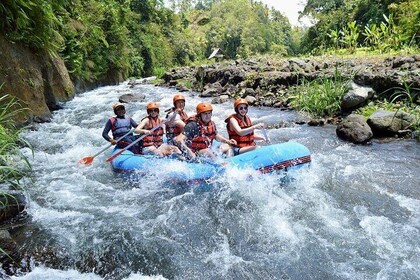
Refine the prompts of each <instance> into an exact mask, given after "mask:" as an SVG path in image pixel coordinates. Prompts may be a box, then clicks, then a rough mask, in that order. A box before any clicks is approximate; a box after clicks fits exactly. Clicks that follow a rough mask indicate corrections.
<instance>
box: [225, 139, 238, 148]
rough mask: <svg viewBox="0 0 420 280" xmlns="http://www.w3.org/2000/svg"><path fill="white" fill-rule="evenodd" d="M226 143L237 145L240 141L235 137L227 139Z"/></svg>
mask: <svg viewBox="0 0 420 280" xmlns="http://www.w3.org/2000/svg"><path fill="white" fill-rule="evenodd" d="M226 144H229V145H232V146H236V145H237V144H238V142H236V140H235V139H230V140H227V141H226Z"/></svg>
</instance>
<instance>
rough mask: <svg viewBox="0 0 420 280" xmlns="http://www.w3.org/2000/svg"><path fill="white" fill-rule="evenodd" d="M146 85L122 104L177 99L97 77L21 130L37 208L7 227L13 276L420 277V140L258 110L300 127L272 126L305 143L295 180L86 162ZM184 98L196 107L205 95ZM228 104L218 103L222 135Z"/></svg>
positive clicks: (259, 115) (140, 108)
mask: <svg viewBox="0 0 420 280" xmlns="http://www.w3.org/2000/svg"><path fill="white" fill-rule="evenodd" d="M137 92H141V93H143V94H145V95H146V99H145V101H144V102H138V103H133V104H128V105H127V113H128V114H129V115H131V116H133V118H134V119H135V120H137V121H140V119H141V118H142V117H143V116H145V104H146V103H147V102H148V101H151V100H157V101H159V103H160V105H161V107H162V108H169V107H170V106H171V103H172V96H173V95H174V94H175V91H174V90H172V89H167V88H159V87H153V86H150V85H142V86H137V87H135V88H132V89H130V88H129V87H128V85H126V84H122V85H119V86H111V87H102V88H99V89H97V90H93V91H90V92H86V93H84V94H81V95H79V96H77V97H76V98H75V99H74V100H72V101H70V102H68V103H66V104H64V109H63V110H60V111H57V112H55V114H54V120H53V121H52V122H51V123H45V124H41V125H39V126H38V128H37V130H36V131H28V132H25V133H24V135H23V136H24V137H25V138H27V139H28V140H29V141H30V142H31V143H32V144H33V146H34V148H35V156H34V158H32V159H31V162H32V164H33V168H34V176H35V184H34V186H33V187H31V188H30V189H29V190H28V192H29V195H30V206H29V209H28V212H29V215H30V217H31V219H30V221H28V223H27V224H26V225H25V226H23V227H20V228H17V229H15V230H13V231H12V234H13V236H14V238H16V239H17V241H18V243H19V244H20V245H21V246H23V248H24V250H26V251H27V252H28V255H29V257H28V259H27V260H26V262H27V263H26V265H28V266H30V267H31V268H32V270H33V272H31V273H24V272H23V271H22V272H21V273H19V274H18V276H16V277H13V279H145V278H147V279H164V278H166V279H420V250H419V248H420V246H419V245H420V241H419V240H420V234H419V229H420V218H419V216H420V203H419V199H420V190H419V186H420V177H419V176H418V174H419V173H420V168H419V159H420V153H419V151H420V145H419V143H416V142H415V141H411V140H404V141H398V140H396V141H388V142H379V141H374V142H373V143H372V144H371V145H367V146H357V145H353V144H349V143H346V142H343V141H341V140H339V139H337V137H336V135H335V127H333V126H330V125H326V126H324V127H309V126H306V125H301V126H299V125H293V123H294V121H296V120H299V119H302V116H299V115H298V114H296V113H294V112H288V111H280V110H279V109H275V108H250V112H249V115H250V116H251V117H252V119H253V120H254V122H258V121H263V122H265V123H267V124H276V123H279V122H286V123H288V124H291V125H290V126H288V127H284V128H279V129H269V130H267V132H268V134H269V137H270V138H271V140H272V142H273V143H279V142H284V141H288V140H294V141H297V142H300V143H302V144H304V145H305V146H307V147H308V148H309V149H310V150H311V153H312V163H311V166H310V168H309V169H307V168H305V169H301V170H299V171H298V172H297V173H295V174H293V178H292V179H290V178H289V180H284V179H285V178H284V175H282V174H267V175H261V174H258V173H257V172H254V171H246V172H239V171H237V170H230V172H229V173H228V174H227V175H225V176H223V177H220V178H217V179H215V180H214V181H213V182H211V186H212V188H211V190H209V191H203V189H202V188H201V186H199V185H196V186H194V185H188V186H186V185H183V186H180V185H177V184H171V183H168V182H166V181H165V180H162V174H164V172H165V170H162V168H159V169H158V170H156V172H155V173H152V174H149V175H148V176H140V177H137V178H136V180H132V181H128V180H125V179H124V178H120V177H117V176H115V175H114V174H113V173H112V172H111V167H110V166H109V164H107V163H105V159H106V158H107V157H108V156H109V155H110V153H107V152H106V153H103V154H101V155H100V156H98V157H97V158H95V160H94V163H93V164H92V165H91V166H78V165H77V162H78V160H80V159H81V158H82V157H84V156H87V155H93V154H95V153H96V152H98V151H99V150H101V149H102V148H103V147H105V146H106V145H107V144H108V143H107V142H105V141H104V140H103V139H102V137H101V132H102V128H103V126H104V124H105V122H106V120H107V118H109V117H110V116H111V114H112V111H111V104H112V103H114V102H116V101H117V99H118V97H119V96H120V95H122V94H125V93H137ZM186 96H187V107H186V111H187V112H189V113H192V112H193V111H194V107H195V105H196V104H197V103H198V102H199V101H200V100H202V99H199V98H198V97H196V96H194V94H193V93H187V94H186ZM231 106H232V103H231V102H229V103H228V104H220V105H214V107H215V110H214V114H213V120H215V122H216V124H217V125H218V129H219V131H220V132H222V133H224V134H225V135H226V133H225V131H226V130H225V126H224V122H223V121H224V119H225V117H227V115H228V114H230V113H231V112H232V109H231ZM24 152H25V153H27V154H28V156H29V155H30V152H29V151H28V150H24ZM109 152H110V151H109ZM172 168H174V167H172Z"/></svg>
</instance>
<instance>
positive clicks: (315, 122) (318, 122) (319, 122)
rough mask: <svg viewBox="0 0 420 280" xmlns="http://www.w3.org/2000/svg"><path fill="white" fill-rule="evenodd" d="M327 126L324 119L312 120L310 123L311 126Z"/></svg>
mask: <svg viewBox="0 0 420 280" xmlns="http://www.w3.org/2000/svg"><path fill="white" fill-rule="evenodd" d="M324 124H325V120H324V119H311V120H309V122H308V125H309V126H322V125H324Z"/></svg>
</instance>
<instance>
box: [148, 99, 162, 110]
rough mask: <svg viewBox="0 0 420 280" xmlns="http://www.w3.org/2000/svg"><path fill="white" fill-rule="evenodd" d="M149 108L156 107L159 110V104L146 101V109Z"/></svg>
mask: <svg viewBox="0 0 420 280" xmlns="http://www.w3.org/2000/svg"><path fill="white" fill-rule="evenodd" d="M150 109H158V110H159V104H157V103H156V102H154V101H152V102H149V103H147V105H146V110H147V111H149V110H150Z"/></svg>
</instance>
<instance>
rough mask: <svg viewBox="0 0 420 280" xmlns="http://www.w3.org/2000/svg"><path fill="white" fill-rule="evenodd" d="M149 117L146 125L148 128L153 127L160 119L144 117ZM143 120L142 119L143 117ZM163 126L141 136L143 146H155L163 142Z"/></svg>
mask: <svg viewBox="0 0 420 280" xmlns="http://www.w3.org/2000/svg"><path fill="white" fill-rule="evenodd" d="M146 118H148V119H149V123H148V125H147V128H146V129H148V130H151V129H152V128H155V127H156V126H158V125H159V124H160V123H161V122H162V121H161V120H160V119H159V118H156V119H153V118H151V117H146ZM143 120H144V119H143ZM162 136H163V128H162V127H159V128H158V129H156V130H155V131H153V132H152V133H150V134H149V135H147V136H146V137H144V138H143V147H149V146H155V147H156V148H157V147H159V146H160V145H162V144H163V137H162Z"/></svg>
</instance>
